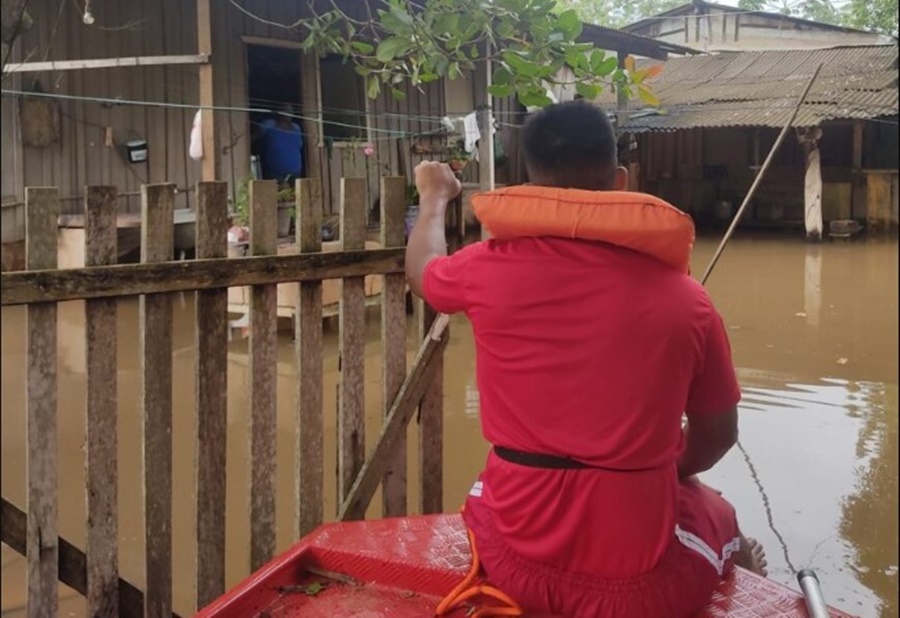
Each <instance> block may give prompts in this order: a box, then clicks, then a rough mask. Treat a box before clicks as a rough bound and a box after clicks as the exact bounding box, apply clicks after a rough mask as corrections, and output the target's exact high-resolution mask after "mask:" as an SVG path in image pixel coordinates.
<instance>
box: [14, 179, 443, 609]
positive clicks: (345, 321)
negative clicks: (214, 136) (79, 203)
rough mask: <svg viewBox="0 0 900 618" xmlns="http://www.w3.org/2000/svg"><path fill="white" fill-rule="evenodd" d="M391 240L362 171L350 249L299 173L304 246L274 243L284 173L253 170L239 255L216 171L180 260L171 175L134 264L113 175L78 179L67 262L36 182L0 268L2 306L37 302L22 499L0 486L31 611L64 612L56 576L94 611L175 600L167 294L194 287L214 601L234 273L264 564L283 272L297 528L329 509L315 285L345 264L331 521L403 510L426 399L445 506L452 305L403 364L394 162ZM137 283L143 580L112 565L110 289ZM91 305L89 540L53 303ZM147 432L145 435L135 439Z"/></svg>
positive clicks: (346, 223) (201, 494) (428, 464)
mask: <svg viewBox="0 0 900 618" xmlns="http://www.w3.org/2000/svg"><path fill="white" fill-rule="evenodd" d="M381 183H382V186H381V196H382V197H381V209H382V211H381V226H382V227H381V245H382V247H381V248H380V249H376V250H365V248H364V247H365V238H366V220H367V216H366V214H367V213H366V202H365V199H364V196H365V192H366V180H365V179H357V178H345V179H343V181H342V184H341V202H342V203H341V210H340V212H341V217H340V239H341V243H342V248H341V251H338V252H327V253H326V252H322V251H321V250H322V240H321V227H322V213H323V208H322V198H321V195H322V192H321V190H320V187H319V186H318V184H317V183H316V182H315V181H312V180H300V181H298V183H297V191H296V196H297V198H296V199H297V203H296V212H297V225H296V229H297V232H296V242H297V245H298V249H299V253H298V254H296V255H277V238H276V187H275V184H274V182H272V181H256V182H254V183H252V184H251V196H250V203H251V213H250V214H251V216H250V221H251V222H250V227H251V234H250V237H251V241H250V243H251V252H250V253H251V255H250V256H249V257H245V258H231V259H228V258H227V257H226V256H227V230H228V215H227V209H228V206H227V204H228V200H227V186H226V184H225V183H223V182H204V183H200V184H199V185H198V186H197V224H196V259H194V260H188V261H174V259H173V204H174V194H175V187H174V185H171V184H159V185H147V186H144V187H143V189H142V220H143V223H142V235H141V263H139V264H120V265H117V264H115V261H116V259H117V258H116V255H117V253H116V203H117V199H116V197H117V196H116V190H115V188H113V187H89V188H87V189H86V191H85V196H84V200H85V219H86V221H85V228H86V229H85V232H86V233H85V249H86V252H85V253H86V264H85V268H81V269H69V270H57V269H56V264H57V241H56V238H57V229H56V227H57V216H58V214H59V212H60V206H59V199H58V195H57V190H56V189H53V188H32V189H28V190H27V191H26V206H25V208H26V227H27V232H26V262H27V270H26V271H22V272H11V273H3V274H2V305H3V306H10V305H26V306H27V359H28V360H27V364H28V367H27V398H26V401H27V418H28V420H27V428H28V433H27V470H28V472H27V477H28V478H27V485H28V493H27V496H28V497H27V505H25V510H24V513H23V512H22V511H21V510H19V509H18V508H17V507H16V506H14V505H12V504H11V503H9V502H8V501H7V500H5V499H4V500H3V509H2V516H3V517H2V533H3V541H4V542H6V543H7V544H8V545H10V546H11V547H13V548H14V549H17V550H18V551H20V552H21V553H23V554H25V555H26V556H27V563H28V597H27V603H28V613H29V615H35V616H53V615H56V610H57V580H58V579H59V581H63V582H64V583H66V584H68V585H69V586H71V587H73V588H75V589H76V590H78V591H80V592H82V593H83V594H85V595H86V597H87V604H88V613H89V615H91V616H118V615H121V616H140V615H146V616H148V617H163V616H166V617H168V616H171V615H172V532H171V531H172V521H171V519H172V428H173V425H172V407H173V401H172V385H173V375H172V372H173V370H172V341H173V336H172V330H173V329H172V320H173V317H172V299H173V293H175V292H195V296H196V347H197V356H196V358H197V361H196V400H195V406H196V410H197V426H196V427H195V437H194V439H195V440H196V449H197V456H196V458H195V475H196V482H197V505H196V506H197V508H196V513H197V514H198V515H197V518H196V544H197V562H196V575H197V598H196V602H197V603H196V604H197V606H198V607H202V606H204V605H206V604H207V603H209V602H210V601H212V600H213V599H215V598H216V597H218V596H219V595H221V594H222V593H223V592H224V591H225V544H226V536H225V486H226V485H225V480H226V479H225V469H226V431H227V429H226V428H227V401H226V398H227V394H226V393H227V388H226V383H227V373H228V367H227V363H228V361H227V341H228V328H229V326H228V316H227V288H228V287H230V286H251V287H252V292H251V299H250V318H249V320H250V329H249V332H250V341H249V366H250V370H249V371H250V385H249V389H250V392H249V397H248V402H249V403H248V405H249V407H250V410H249V413H250V414H249V416H250V443H251V446H250V461H249V462H248V463H249V467H250V470H251V473H250V479H251V480H250V486H249V487H248V491H249V495H250V505H251V506H250V508H251V514H250V521H251V530H250V537H251V538H250V544H251V559H250V565H249V567H250V568H251V569H252V570H255V569H257V568H259V567H260V566H262V565H263V564H264V563H265V562H267V561H268V560H269V559H270V558H272V556H273V553H274V551H275V485H274V479H275V445H276V435H275V431H276V377H277V375H276V362H277V355H276V349H277V339H278V333H277V324H276V321H277V314H276V286H277V285H278V284H279V283H287V282H296V285H298V286H299V293H298V300H297V308H296V319H295V321H294V324H295V329H296V333H295V338H294V341H295V348H296V362H297V367H298V388H297V393H296V452H297V457H296V465H295V470H294V474H295V486H296V490H295V500H294V504H295V513H294V520H295V530H294V533H295V536H296V537H297V538H299V537H300V536H302V535H304V534H306V533H308V532H310V531H311V530H312V529H313V528H315V527H316V526H317V525H318V524H320V523H322V521H323V520H324V519H325V518H326V515H325V513H324V512H323V502H324V500H323V498H324V497H323V487H324V467H323V442H324V436H323V427H324V423H323V396H322V390H323V336H322V329H323V325H322V281H323V280H325V279H341V280H342V282H343V284H342V289H341V298H340V317H339V329H340V331H339V342H340V343H339V345H340V358H341V362H340V378H339V380H340V392H339V402H338V406H339V408H338V436H337V444H338V469H337V487H338V492H339V493H338V504H339V505H340V507H339V513H338V517H339V518H341V519H359V518H363V517H364V516H365V513H366V510H367V507H368V505H369V503H370V501H371V499H372V497H373V495H374V494H375V492H376V491H377V490H378V487H379V486H381V487H382V491H383V514H384V515H385V516H395V515H403V514H405V513H406V512H407V500H406V492H407V487H406V473H405V469H404V468H405V465H406V448H407V445H406V444H405V435H406V433H405V430H406V426H407V424H408V422H409V420H410V419H411V417H412V415H413V414H414V413H415V411H416V410H417V409H418V410H419V414H420V420H419V422H420V427H419V432H418V435H419V440H420V444H419V445H418V450H419V462H420V468H421V472H420V475H419V478H420V482H421V488H420V491H419V495H420V502H421V503H420V504H419V505H418V506H419V508H418V510H420V511H422V512H425V513H430V512H439V511H440V510H441V508H442V502H441V496H442V491H443V482H442V464H441V461H442V448H441V446H442V388H443V386H442V378H441V375H442V353H443V349H444V346H445V345H446V340H447V334H446V332H445V328H444V327H445V325H446V322H445V320H440V319H437V320H436V319H435V316H434V313H433V312H431V311H429V310H428V308H427V307H423V306H421V305H420V311H418V312H417V315H418V318H417V319H419V324H420V331H419V332H420V334H421V338H422V342H421V347H420V348H419V350H418V353H417V355H416V357H415V360H414V361H413V365H412V366H411V367H410V368H409V371H408V372H407V357H406V320H407V315H406V285H405V280H404V275H403V253H404V248H403V245H404V243H405V237H404V214H405V205H406V204H405V187H406V179H405V178H400V177H390V178H383V179H382V181H381ZM373 274H375V275H382V276H383V277H384V285H383V291H382V302H381V339H382V345H383V363H382V365H383V376H382V381H383V385H382V388H383V401H384V404H383V405H384V424H383V426H382V428H381V433H380V436H379V438H378V440H377V443H376V446H375V447H374V449H373V450H372V452H371V453H370V455H369V457H368V459H366V453H365V440H364V437H365V432H366V428H365V426H364V419H365V416H364V407H365V399H364V391H363V384H364V365H363V358H364V346H365V320H366V306H365V300H366V299H365V290H364V287H363V281H364V278H365V276H367V275H373ZM134 296H138V297H139V303H140V309H139V315H140V327H139V328H140V348H139V350H140V351H139V355H140V359H139V363H140V375H141V392H140V405H141V408H142V410H141V412H142V419H143V453H144V455H143V457H144V460H143V495H144V501H145V503H144V516H145V536H146V561H145V568H146V576H147V578H146V589H145V590H144V591H139V590H137V589H136V588H135V587H134V586H131V585H130V584H129V583H127V582H124V581H122V580H121V579H120V577H119V570H118V566H117V555H118V546H117V543H118V534H117V519H118V496H117V483H118V471H117V438H118V436H117V414H118V407H117V389H116V388H115V385H116V372H117V359H116V350H117V341H116V312H117V300H118V299H120V298H123V297H134ZM73 299H83V300H84V301H85V302H86V338H87V349H86V356H87V358H86V361H87V364H86V368H87V371H86V373H87V376H86V380H87V392H86V403H85V409H86V415H87V418H86V420H87V444H86V485H87V487H86V489H87V546H86V548H85V549H84V551H83V552H82V551H81V550H80V549H78V548H76V547H74V546H73V545H72V544H70V543H68V542H66V541H65V540H64V539H60V538H58V533H57V515H58V505H57V466H58V464H57V456H56V453H57V429H56V422H57V419H56V416H57V401H58V398H59V397H60V395H62V396H66V394H65V393H58V392H57V358H56V340H57V323H56V319H57V303H58V302H60V301H65V300H73ZM135 447H136V448H137V447H138V445H135Z"/></svg>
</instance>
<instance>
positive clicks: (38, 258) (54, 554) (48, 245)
mask: <svg viewBox="0 0 900 618" xmlns="http://www.w3.org/2000/svg"><path fill="white" fill-rule="evenodd" d="M58 216H59V196H58V194H57V191H56V189H55V188H52V189H50V188H42V189H31V188H29V189H26V190H25V263H26V268H27V269H28V270H44V269H53V268H56V264H57V242H56V234H57V217H58ZM27 316H28V317H27V322H28V326H27V337H28V385H27V391H26V392H27V398H26V402H27V403H26V405H27V410H28V425H27V427H28V428H27V432H28V467H27V470H28V472H27V475H28V538H27V552H28V599H27V607H28V615H29V616H40V617H44V616H47V617H52V616H56V613H57V610H58V607H59V602H58V600H57V591H56V586H57V577H58V572H59V567H58V560H59V542H58V539H57V515H58V507H57V502H56V495H57V482H58V470H57V443H58V441H57V431H56V404H57V384H56V377H57V373H56V372H57V366H56V303H46V304H44V303H42V304H38V305H28V310H27Z"/></svg>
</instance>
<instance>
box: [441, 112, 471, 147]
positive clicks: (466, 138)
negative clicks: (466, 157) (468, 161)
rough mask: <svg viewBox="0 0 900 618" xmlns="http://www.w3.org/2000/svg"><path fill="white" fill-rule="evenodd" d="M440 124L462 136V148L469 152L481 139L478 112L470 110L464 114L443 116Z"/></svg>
mask: <svg viewBox="0 0 900 618" xmlns="http://www.w3.org/2000/svg"><path fill="white" fill-rule="evenodd" d="M441 126H443V127H444V128H446V129H447V130H448V131H450V132H451V133H457V134H459V135H462V136H463V148H464V149H465V151H466V152H467V153H469V154H472V153H473V152H475V148H477V147H478V140H480V139H481V130H480V129H479V128H478V112H471V113H469V114H467V115H465V116H453V117H450V116H444V117H443V118H442V119H441Z"/></svg>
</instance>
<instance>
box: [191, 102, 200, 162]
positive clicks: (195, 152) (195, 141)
mask: <svg viewBox="0 0 900 618" xmlns="http://www.w3.org/2000/svg"><path fill="white" fill-rule="evenodd" d="M202 116H203V114H202V112H201V111H200V110H199V109H198V110H197V113H196V114H194V125H193V126H192V127H191V142H190V146H189V147H188V154H189V155H190V156H191V158H192V159H193V160H194V161H199V160H200V159H202V158H203V132H202V131H201V125H200V121H201V118H202Z"/></svg>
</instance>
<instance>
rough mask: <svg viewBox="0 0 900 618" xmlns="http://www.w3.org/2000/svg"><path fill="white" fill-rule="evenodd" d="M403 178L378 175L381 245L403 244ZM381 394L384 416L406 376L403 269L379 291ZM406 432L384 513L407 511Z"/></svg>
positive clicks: (385, 488) (390, 474) (386, 488)
mask: <svg viewBox="0 0 900 618" xmlns="http://www.w3.org/2000/svg"><path fill="white" fill-rule="evenodd" d="M405 213H406V178H405V177H403V176H399V177H387V178H382V179H381V246H383V247H402V246H404V245H405V244H406V236H405V233H406V230H405V225H404V218H405ZM381 296H382V300H381V345H382V365H381V394H382V409H383V411H384V418H385V419H387V416H388V414H390V411H391V403H392V402H393V401H394V400H395V399H396V398H397V393H399V392H400V387H401V386H402V385H403V380H404V378H405V377H406V277H405V276H404V274H403V273H396V274H393V275H385V276H384V288H383V291H382V293H381ZM406 446H407V445H406V436H405V435H401V436H400V438H399V440H398V442H397V446H396V448H395V449H394V455H393V462H392V463H391V464H390V466H389V467H388V470H387V472H386V473H385V475H384V479H383V482H382V505H383V506H382V511H381V514H382V516H383V517H400V516H402V515H406V513H407V501H406V493H407V483H406Z"/></svg>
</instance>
